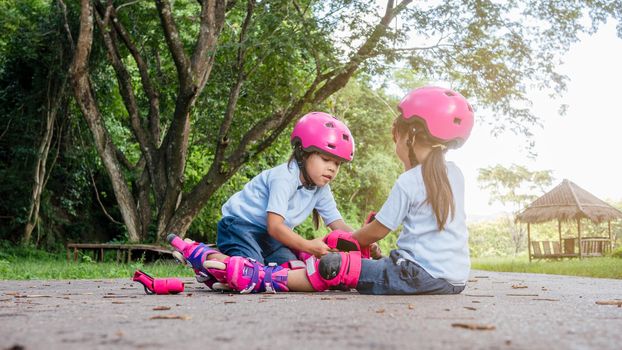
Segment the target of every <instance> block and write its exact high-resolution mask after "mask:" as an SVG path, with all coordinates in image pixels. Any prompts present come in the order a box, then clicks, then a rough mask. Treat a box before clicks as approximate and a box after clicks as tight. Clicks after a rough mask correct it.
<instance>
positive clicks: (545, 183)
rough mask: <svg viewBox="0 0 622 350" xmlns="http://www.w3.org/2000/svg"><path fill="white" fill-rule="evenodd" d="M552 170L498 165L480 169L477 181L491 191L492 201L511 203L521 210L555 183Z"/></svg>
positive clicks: (483, 187)
mask: <svg viewBox="0 0 622 350" xmlns="http://www.w3.org/2000/svg"><path fill="white" fill-rule="evenodd" d="M551 174H552V170H542V171H530V170H529V169H527V168H526V167H525V166H522V165H516V164H512V165H511V166H510V167H509V168H506V167H504V166H502V165H499V164H498V165H496V166H492V167H488V168H483V169H479V176H478V177H477V181H478V182H479V184H480V187H481V188H482V189H485V190H488V191H489V192H490V201H491V203H492V202H500V203H502V204H511V205H512V206H513V207H514V208H516V211H518V210H521V209H522V208H524V207H525V206H526V205H528V204H529V203H531V202H533V201H534V200H535V199H536V198H538V197H539V196H541V195H542V194H544V192H545V191H546V189H547V188H548V187H549V186H551V184H552V183H553V180H554V179H553V177H552V176H551Z"/></svg>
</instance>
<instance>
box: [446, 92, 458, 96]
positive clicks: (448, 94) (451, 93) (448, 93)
mask: <svg viewBox="0 0 622 350" xmlns="http://www.w3.org/2000/svg"><path fill="white" fill-rule="evenodd" d="M445 95H447V96H449V97H452V96H456V95H455V94H454V93H453V92H451V91H445Z"/></svg>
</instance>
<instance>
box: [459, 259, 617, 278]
mask: <svg viewBox="0 0 622 350" xmlns="http://www.w3.org/2000/svg"><path fill="white" fill-rule="evenodd" d="M471 263H472V265H471V267H472V268H473V269H477V270H486V271H498V272H527V273H545V274H552V275H568V276H585V277H598V278H616V279H622V259H620V258H612V257H603V258H585V259H582V260H579V259H572V260H560V261H554V260H534V261H532V262H531V263H530V262H529V260H528V259H527V257H518V258H511V257H495V258H473V259H472V261H471Z"/></svg>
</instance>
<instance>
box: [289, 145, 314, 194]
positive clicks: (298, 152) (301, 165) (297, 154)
mask: <svg viewBox="0 0 622 350" xmlns="http://www.w3.org/2000/svg"><path fill="white" fill-rule="evenodd" d="M304 155H305V151H303V150H302V146H300V145H299V144H298V145H296V146H294V159H296V164H298V169H300V173H301V174H302V178H303V179H304V182H305V183H304V184H303V186H304V188H305V189H307V190H313V189H315V186H316V185H315V182H313V180H311V177H310V176H309V174H308V173H307V169H306V168H305V160H304Z"/></svg>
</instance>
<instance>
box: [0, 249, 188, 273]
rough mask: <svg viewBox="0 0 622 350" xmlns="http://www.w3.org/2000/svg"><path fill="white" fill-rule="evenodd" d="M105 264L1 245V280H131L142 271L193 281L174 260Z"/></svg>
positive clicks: (82, 256) (185, 270) (84, 256)
mask: <svg viewBox="0 0 622 350" xmlns="http://www.w3.org/2000/svg"><path fill="white" fill-rule="evenodd" d="M107 260H108V261H105V262H94V261H93V259H92V257H91V256H89V255H80V258H79V259H78V261H76V262H74V261H67V258H66V256H65V253H64V252H59V253H48V252H45V251H41V250H36V249H32V248H22V247H10V248H8V247H7V246H6V245H0V280H38V279H101V278H128V279H130V278H131V277H132V276H133V275H134V271H136V270H137V269H140V270H142V271H144V272H146V273H148V274H149V275H151V276H154V277H192V276H194V275H193V273H192V270H191V269H189V268H188V267H185V266H183V265H181V264H178V263H177V262H176V261H174V260H172V259H166V260H164V259H163V260H158V261H156V262H153V263H144V262H143V261H141V260H137V261H134V262H131V263H129V264H124V263H116V262H114V260H115V259H114V257H113V256H107Z"/></svg>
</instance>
